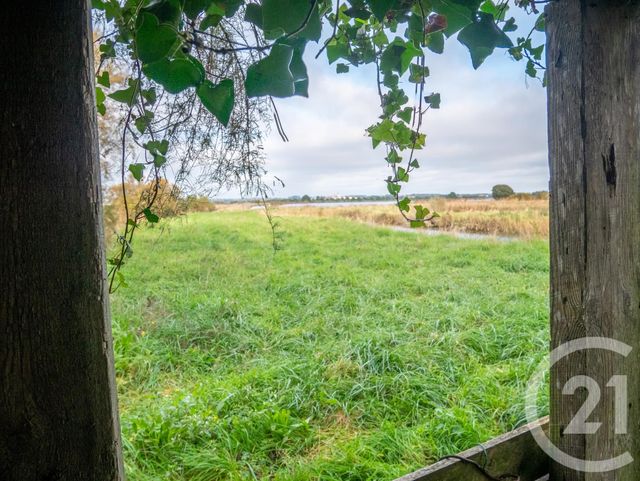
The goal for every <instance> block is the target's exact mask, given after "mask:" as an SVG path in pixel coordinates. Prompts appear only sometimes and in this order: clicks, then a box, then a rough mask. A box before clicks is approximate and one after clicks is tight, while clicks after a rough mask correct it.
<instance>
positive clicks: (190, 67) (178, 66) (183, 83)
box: [142, 57, 204, 94]
mask: <svg viewBox="0 0 640 481" xmlns="http://www.w3.org/2000/svg"><path fill="white" fill-rule="evenodd" d="M142 71H143V72H144V74H145V75H146V76H147V77H149V78H150V79H152V80H155V81H156V82H158V83H159V84H160V85H162V86H163V87H164V88H165V90H166V91H167V92H169V93H172V94H177V93H180V92H182V91H183V90H185V89H187V88H189V87H195V86H196V85H198V84H200V83H202V81H204V69H203V68H202V64H200V62H199V61H198V60H196V59H194V58H193V57H187V58H177V59H175V60H167V59H163V60H160V61H158V62H154V63H151V64H149V65H145V66H144V67H142Z"/></svg>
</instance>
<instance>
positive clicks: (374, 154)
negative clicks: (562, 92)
mask: <svg viewBox="0 0 640 481" xmlns="http://www.w3.org/2000/svg"><path fill="white" fill-rule="evenodd" d="M528 21H531V20H528ZM519 23H524V21H520V22H519ZM522 27H523V26H522V25H521V28H522ZM525 28H526V27H525ZM525 28H522V30H524V29H525ZM528 30H529V29H526V31H527V32H528ZM519 33H520V32H519ZM520 34H521V35H522V33H520ZM537 40H538V43H540V42H541V41H542V39H541V38H540V37H538V39H537ZM536 45H537V43H536ZM308 51H309V52H308V53H309V55H307V57H308V60H307V65H308V67H309V73H310V75H309V76H310V88H309V98H308V99H306V98H300V97H295V98H291V99H282V100H277V106H278V110H279V112H280V116H281V118H282V122H283V124H284V127H285V130H286V132H287V135H288V137H289V139H290V142H288V143H284V142H283V141H282V140H281V139H280V137H279V136H278V134H277V132H276V131H275V129H273V131H272V132H271V134H270V135H269V137H268V138H267V140H266V142H265V151H266V154H267V168H268V170H269V172H270V173H271V174H273V175H277V176H278V177H279V178H281V179H282V180H283V181H284V182H285V183H286V186H285V187H284V188H279V189H277V190H276V192H274V194H275V196H277V197H287V196H291V195H303V194H309V195H312V196H313V195H333V194H338V195H344V194H384V193H386V184H385V182H384V179H385V178H386V177H387V175H389V170H388V168H387V165H386V162H385V161H384V153H383V152H384V149H383V147H382V146H381V147H379V148H378V149H377V150H373V149H372V147H371V140H370V139H369V138H368V137H366V136H365V133H364V130H365V128H366V127H368V126H369V125H371V124H372V123H374V122H375V121H376V118H377V116H378V115H379V101H378V96H377V94H376V90H375V71H374V70H372V69H371V68H360V69H354V68H352V69H351V72H349V73H348V74H342V75H337V74H336V73H335V64H334V65H332V66H329V65H328V62H327V60H326V57H325V56H324V55H322V56H321V58H319V59H318V60H314V59H313V56H314V55H315V53H316V52H317V47H315V45H310V46H309V47H308ZM427 64H428V65H429V67H430V71H431V75H430V77H429V78H428V79H427V86H426V90H427V91H434V92H440V93H441V95H442V104H441V108H440V110H431V111H429V112H428V113H427V114H426V116H425V121H424V128H423V130H424V132H425V133H426V135H427V146H426V148H425V149H424V150H423V151H422V152H420V153H419V155H418V157H417V158H418V160H419V161H420V164H421V166H422V167H421V168H420V169H419V170H418V171H417V172H416V174H415V175H413V176H412V178H411V181H410V183H409V187H408V192H410V193H447V192H450V191H454V192H457V193H477V192H489V191H490V190H491V187H492V186H493V185H494V184H497V183H506V184H509V185H511V186H512V187H513V188H514V189H515V190H516V191H521V192H530V191H536V190H547V188H548V179H549V173H548V166H547V142H546V136H547V134H546V99H545V90H544V89H543V88H542V86H541V85H540V82H538V81H536V80H531V79H528V80H527V78H526V77H525V73H524V67H525V65H524V63H523V62H514V61H512V60H511V59H510V58H509V57H508V56H507V54H506V52H505V51H504V50H497V51H496V52H495V53H494V55H493V56H491V57H490V58H489V59H487V61H486V62H485V63H484V64H483V65H482V66H481V67H480V69H479V70H473V68H472V67H471V60H470V58H469V54H468V51H467V50H466V48H465V47H463V46H462V45H460V43H459V42H458V41H457V40H456V39H455V38H451V39H449V40H448V41H447V43H446V45H445V52H444V54H443V55H436V54H433V53H431V52H429V55H428V58H427ZM222 195H223V196H224V194H222Z"/></svg>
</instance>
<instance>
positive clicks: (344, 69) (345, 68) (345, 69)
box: [336, 63, 349, 73]
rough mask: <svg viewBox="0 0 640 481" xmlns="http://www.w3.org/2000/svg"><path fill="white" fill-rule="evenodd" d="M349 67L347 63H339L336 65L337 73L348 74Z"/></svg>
mask: <svg viewBox="0 0 640 481" xmlns="http://www.w3.org/2000/svg"><path fill="white" fill-rule="evenodd" d="M348 72H349V66H348V65H347V64H346V63H339V64H338V65H336V73H348Z"/></svg>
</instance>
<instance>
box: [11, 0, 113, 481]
mask: <svg viewBox="0 0 640 481" xmlns="http://www.w3.org/2000/svg"><path fill="white" fill-rule="evenodd" d="M90 15H91V2H90V1H89V0H57V1H38V2H30V3H29V4H24V3H23V2H14V1H11V2H4V3H3V5H2V13H1V14H0V479H1V480H2V481H45V480H48V481H62V480H69V481H71V480H73V481H121V480H122V479H124V477H123V469H122V459H121V454H120V451H121V448H120V434H119V425H118V416H117V404H116V391H115V376H114V370H113V344H112V339H111V331H110V329H111V328H110V319H109V297H108V294H107V291H106V289H105V286H106V284H105V268H106V266H105V258H104V243H103V234H102V229H103V225H102V206H101V198H100V197H101V194H100V171H99V162H98V139H97V123H96V113H95V93H94V73H93V70H94V65H93V49H92V31H91V22H90V20H91V18H90Z"/></svg>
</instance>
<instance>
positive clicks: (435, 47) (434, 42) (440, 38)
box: [427, 32, 444, 54]
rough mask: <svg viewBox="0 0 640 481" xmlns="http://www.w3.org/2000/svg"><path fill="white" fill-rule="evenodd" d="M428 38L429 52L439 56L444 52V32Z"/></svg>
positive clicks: (433, 34)
mask: <svg viewBox="0 0 640 481" xmlns="http://www.w3.org/2000/svg"><path fill="white" fill-rule="evenodd" d="M427 38H428V43H427V48H428V49H429V50H431V51H432V52H433V53H437V54H441V53H442V52H444V34H443V33H442V32H435V33H432V34H431V35H429V36H428V37H427Z"/></svg>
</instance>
